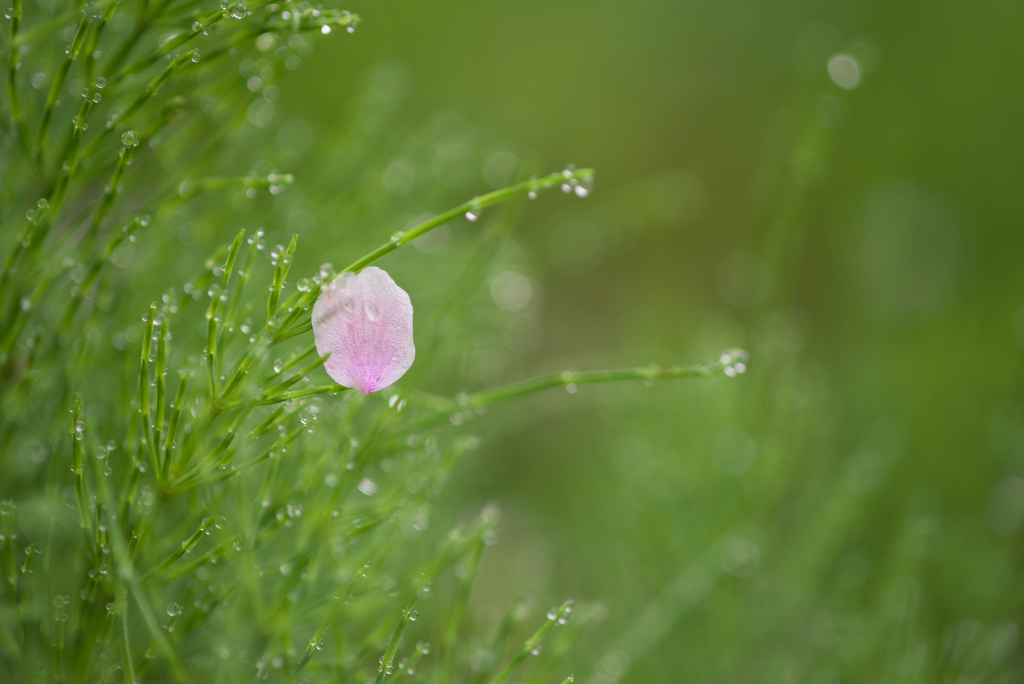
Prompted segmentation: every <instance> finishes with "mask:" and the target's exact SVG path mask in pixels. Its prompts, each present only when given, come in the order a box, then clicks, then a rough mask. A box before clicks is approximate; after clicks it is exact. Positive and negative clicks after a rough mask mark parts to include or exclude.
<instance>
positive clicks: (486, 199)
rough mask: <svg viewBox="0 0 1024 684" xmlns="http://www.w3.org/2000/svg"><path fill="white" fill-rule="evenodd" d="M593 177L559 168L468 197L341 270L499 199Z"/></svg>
mask: <svg viewBox="0 0 1024 684" xmlns="http://www.w3.org/2000/svg"><path fill="white" fill-rule="evenodd" d="M593 177H594V170H593V169H579V170H578V171H573V172H568V171H560V172H558V173H552V174H551V175H549V176H545V177H543V178H534V179H531V180H528V181H523V182H522V183H517V184H516V185H510V186H509V187H507V188H502V189H501V190H495V191H494V192H489V193H487V194H486V195H480V196H479V197H475V198H473V199H471V200H469V201H468V202H463V203H462V204H460V205H459V206H457V207H455V208H453V209H449V210H448V211H446V212H445V213H443V214H441V215H440V216H435V217H434V218H432V219H430V220H429V221H426V222H425V223H421V224H420V225H418V226H416V227H415V228H413V229H412V230H408V231H406V232H404V233H402V232H398V233H395V234H394V235H393V236H392V237H391V240H389V241H388V242H386V243H384V244H383V245H381V246H380V247H378V248H377V249H375V250H373V251H372V252H370V253H369V254H367V255H366V256H364V257H362V258H360V259H356V260H355V261H353V262H352V263H351V264H349V265H348V266H347V267H345V268H344V269H343V270H342V273H344V272H345V271H353V272H356V271H360V270H362V269H364V268H366V267H367V266H369V265H370V264H372V263H373V262H374V261H377V260H378V259H380V258H381V257H382V256H384V255H386V254H389V253H391V252H393V251H395V250H396V249H398V248H399V247H401V246H402V245H407V244H409V243H410V242H412V241H413V240H415V239H416V238H418V237H420V236H422V235H425V234H427V233H429V232H430V231H432V230H434V229H435V228H438V227H439V226H443V225H444V224H446V223H448V222H449V221H451V220H453V219H456V218H458V217H460V216H466V217H467V218H469V217H470V216H472V217H473V218H472V220H473V221H475V220H476V219H477V218H478V217H479V216H480V211H481V210H482V209H484V208H486V207H489V206H491V205H494V204H498V203H500V202H505V201H506V200H509V199H512V198H513V197H517V196H519V195H527V194H529V193H535V192H537V191H538V190H546V189H548V188H553V187H556V186H559V185H561V184H563V183H566V182H570V181H577V182H581V181H582V182H584V183H589V182H590V179H592V178H593Z"/></svg>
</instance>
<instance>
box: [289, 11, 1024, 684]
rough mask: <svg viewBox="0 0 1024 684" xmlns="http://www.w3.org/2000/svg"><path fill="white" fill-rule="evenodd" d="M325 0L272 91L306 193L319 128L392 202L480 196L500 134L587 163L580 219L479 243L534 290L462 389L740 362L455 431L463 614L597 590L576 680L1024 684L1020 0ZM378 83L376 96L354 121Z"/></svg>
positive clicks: (535, 165)
mask: <svg viewBox="0 0 1024 684" xmlns="http://www.w3.org/2000/svg"><path fill="white" fill-rule="evenodd" d="M349 9H352V10H353V11H356V12H358V13H360V15H361V16H363V18H364V22H363V24H362V25H361V26H360V29H359V31H358V33H357V34H356V35H355V36H353V37H352V38H353V39H352V40H338V41H327V42H325V43H323V44H321V46H319V47H318V49H317V52H316V53H315V54H314V55H313V56H311V57H310V59H309V60H308V61H307V63H306V65H305V67H304V68H303V69H302V70H301V71H299V72H298V73H297V74H295V75H294V77H293V78H292V79H291V80H288V81H286V82H285V83H284V85H283V86H282V96H281V98H280V101H279V105H280V106H281V107H282V108H283V111H284V113H285V117H286V118H289V119H296V120H301V121H304V122H305V123H306V124H308V127H309V128H305V127H303V125H302V124H294V130H296V131H305V134H306V135H307V136H308V137H309V141H311V142H313V143H314V144H311V145H310V146H309V151H308V152H306V153H305V154H304V155H302V156H301V158H300V160H299V161H297V163H295V164H294V171H295V173H296V175H297V178H298V185H299V188H300V189H301V188H303V184H304V183H305V182H306V181H307V180H309V177H310V175H311V174H314V173H315V175H316V180H315V186H316V188H317V189H316V190H315V192H328V190H329V188H330V187H331V185H330V183H329V182H328V179H327V178H326V177H325V175H324V174H326V173H327V171H326V170H325V169H327V168H329V167H330V165H331V163H332V162H331V161H329V159H333V160H334V162H337V159H338V157H337V156H335V157H331V156H330V155H331V154H332V153H331V148H330V147H329V146H327V147H323V148H321V146H320V145H319V144H318V143H317V142H316V141H320V140H334V139H336V137H337V135H338V133H337V131H338V129H339V125H340V124H339V122H342V121H345V122H350V121H352V120H354V118H358V116H363V117H364V118H365V122H364V123H363V124H362V125H363V126H364V128H365V129H371V128H372V129H374V130H379V131H380V136H381V140H382V143H381V144H382V145H384V146H387V145H390V146H391V147H392V148H393V149H394V150H395V152H394V159H396V160H398V163H399V165H398V166H394V165H390V166H388V165H383V164H382V166H381V169H380V172H381V173H382V179H383V181H382V182H383V184H384V185H385V187H387V188H390V189H391V190H392V191H393V192H396V194H399V195H403V194H405V193H406V192H409V190H408V187H407V186H413V187H416V188H421V187H423V186H424V185H427V186H434V187H436V188H444V187H447V188H450V189H451V190H453V191H465V192H470V193H473V194H476V193H478V192H482V191H483V190H485V189H487V187H488V186H487V183H486V180H487V178H488V169H490V173H491V174H492V177H493V176H494V175H497V176H498V177H499V180H500V176H501V169H503V168H505V167H503V166H502V163H508V161H507V158H504V157H502V156H501V155H502V153H505V154H507V153H511V154H513V155H515V157H516V158H518V159H519V160H521V161H524V162H527V165H528V166H529V169H528V170H529V171H540V172H546V171H547V170H548V169H549V168H560V167H561V165H563V164H565V163H566V162H569V161H572V162H575V163H576V164H578V165H581V166H584V165H585V166H593V167H595V168H596V169H597V171H598V185H597V190H596V192H595V194H594V196H593V197H592V198H590V199H588V200H586V202H587V203H588V204H587V205H586V206H582V205H580V204H579V203H577V202H575V201H574V202H572V203H569V206H566V200H564V199H563V198H559V197H547V198H542V199H541V200H539V201H538V202H537V203H536V204H535V205H531V206H530V207H528V209H527V211H526V213H525V214H524V216H523V219H522V222H521V225H520V226H519V227H518V229H517V232H516V234H515V237H514V240H513V242H514V244H513V245H512V247H507V248H506V250H505V252H503V254H502V258H503V259H504V260H505V262H506V264H507V267H508V270H511V271H513V272H515V273H523V274H525V275H526V276H528V277H529V278H531V279H532V280H531V281H528V282H529V283H530V284H528V285H527V286H526V299H527V300H528V304H526V305H523V306H522V307H521V308H519V309H518V310H514V311H513V312H512V313H504V314H502V315H503V316H504V318H501V319H496V322H495V328H496V330H497V331H498V332H497V333H495V336H493V337H492V338H491V340H490V344H491V346H490V347H488V346H487V344H485V343H483V342H481V343H479V344H477V343H475V342H474V344H475V345H476V348H475V349H471V350H470V351H468V352H467V353H466V355H465V358H464V359H463V362H462V366H461V368H462V371H463V375H462V376H461V377H459V379H458V381H457V382H455V383H454V385H453V387H454V388H455V389H457V387H456V386H466V387H472V388H476V387H480V386H485V385H488V384H493V383H494V382H496V381H499V380H503V379H513V378H518V377H524V376H527V375H531V374H535V373H540V372H549V371H557V370H559V369H562V368H566V367H570V366H571V367H577V368H597V367H602V366H617V365H635V364H642V363H648V362H657V363H672V362H696V361H699V360H701V359H703V358H707V357H713V356H717V354H718V352H719V351H720V350H721V349H723V348H725V347H727V346H732V345H735V346H742V347H744V348H747V349H749V350H750V351H751V353H752V354H753V362H752V364H751V372H750V373H749V374H748V375H747V376H746V377H744V378H742V379H737V380H734V381H732V382H716V383H713V384H710V385H699V384H694V383H687V382H681V383H674V384H669V383H666V384H662V385H658V386H654V387H649V388H648V387H642V386H641V387H624V386H619V387H601V388H583V390H582V391H581V392H580V393H579V394H577V395H576V396H572V397H570V396H568V395H565V394H562V393H558V394H557V396H543V397H539V398H537V399H536V400H535V401H533V402H532V403H529V404H525V405H522V406H514V407H513V406H509V407H501V408H498V409H496V410H494V411H492V412H491V414H489V415H488V416H485V417H483V418H481V419H480V422H484V421H486V426H484V425H481V424H480V423H477V424H476V425H474V426H472V427H474V428H478V429H479V430H480V434H481V435H482V436H483V437H484V440H485V441H484V447H483V448H482V449H481V450H480V451H479V452H478V453H477V454H476V455H475V459H474V460H473V462H472V463H471V464H468V465H464V466H463V467H462V469H461V470H460V472H459V474H458V476H457V479H456V481H455V482H453V483H452V485H451V486H450V487H449V489H448V490H447V492H446V494H445V500H444V501H443V502H441V503H440V504H439V506H438V509H439V512H441V513H444V514H446V515H448V516H449V517H450V518H452V519H458V518H460V517H462V518H464V517H467V516H469V515H471V514H473V513H475V512H476V511H477V510H479V507H480V506H481V505H483V504H484V503H486V502H496V503H497V504H498V505H499V506H500V507H501V508H502V510H503V513H504V517H503V521H504V522H503V534H502V539H501V542H500V543H499V544H498V545H497V546H496V547H494V548H493V549H490V550H489V551H488V555H486V556H485V560H484V565H483V570H482V575H481V578H480V580H479V584H478V585H477V587H476V588H475V589H474V594H473V597H472V607H473V610H474V611H475V612H474V615H475V616H476V619H478V620H479V621H481V624H482V625H486V624H493V622H494V621H495V620H496V619H497V616H498V615H499V614H500V612H501V611H502V610H504V608H505V606H506V605H507V602H508V599H509V597H510V596H511V595H513V594H515V593H520V592H522V593H526V594H528V595H530V596H531V597H533V598H535V599H537V600H538V601H539V602H541V603H544V602H546V601H547V602H552V601H556V600H559V599H560V598H562V597H563V596H572V597H574V598H585V599H595V600H600V601H603V602H604V604H605V605H606V606H607V607H608V609H609V612H608V621H607V622H606V623H605V624H604V625H602V627H601V629H600V630H598V631H597V632H595V633H594V634H592V635H591V636H590V637H588V640H587V641H586V642H585V643H584V646H583V650H582V651H581V652H580V653H579V654H578V662H579V667H578V669H577V671H576V675H577V677H582V678H583V679H582V681H597V682H604V681H614V680H616V679H621V680H622V681H628V682H641V681H677V680H682V679H691V680H695V681H756V680H761V681H823V682H832V681H845V680H851V679H862V680H870V681H878V680H879V679H881V680H891V681H897V680H898V681H915V680H929V681H956V680H957V679H958V678H963V679H962V681H992V680H993V678H1000V677H1008V678H1012V679H1013V680H1014V681H1016V680H1018V679H1020V677H1021V674H1020V671H1021V665H1022V663H1024V660H1022V659H1021V656H1020V655H1018V654H1017V653H1018V652H1017V650H1016V645H1017V641H1018V634H1019V629H1018V624H1019V621H1020V619H1021V617H1022V615H1021V609H1022V606H1024V595H1022V591H1024V584H1022V582H1021V579H1020V577H1021V564H1022V558H1021V551H1022V544H1021V524H1022V522H1024V480H1022V479H1020V478H1021V476H1022V475H1024V405H1022V404H1021V400H1022V396H1021V384H1020V381H1021V366H1020V359H1021V352H1022V344H1024V309H1022V303H1024V291H1022V286H1024V269H1022V268H1021V267H1020V258H1021V254H1022V251H1021V250H1022V248H1024V239H1022V235H1024V233H1022V231H1021V221H1022V218H1024V214H1022V209H1021V203H1020V191H1019V187H1020V185H1021V181H1022V180H1024V178H1022V175H1024V174H1022V170H1021V169H1022V166H1021V163H1020V159H1021V156H1022V152H1024V145H1022V142H1024V137H1022V132H1021V127H1020V125H1019V122H1020V120H1021V117H1022V114H1024V99H1022V95H1021V91H1020V88H1019V87H1018V86H1019V66H1020V64H1021V63H1022V61H1024V44H1022V42H1021V41H1020V40H1019V36H1018V35H1017V34H1018V33H1019V26H1020V25H1021V21H1022V20H1024V6H1022V5H1020V4H1019V3H982V4H980V5H968V4H963V3H953V2H933V3H923V2H910V3H887V2H831V3H820V2H819V3H814V2H776V3H754V2H744V1H741V0H730V1H728V2H713V3H712V2H651V1H641V2H633V3H619V2H604V1H599V2H578V1H569V2H560V3H547V2H525V3H503V2H496V1H484V2H451V3H443V4H438V3H412V2H404V3H391V4H385V3H376V2H366V3H354V4H353V5H352V6H351V7H349ZM837 53H847V54H850V55H852V56H853V57H855V58H856V59H857V60H858V61H859V66H860V70H861V72H860V74H859V76H860V77H861V80H860V82H859V84H858V85H857V86H856V87H855V88H853V89H851V90H845V89H843V88H840V87H837V85H836V84H835V83H833V82H832V80H830V78H829V74H828V71H827V68H826V66H827V64H828V63H829V60H830V58H831V57H832V56H833V55H835V54H837ZM367 88H369V92H371V93H373V92H376V93H377V96H376V97H377V98H378V99H379V100H380V101H381V102H385V104H383V105H381V106H380V108H379V111H372V112H370V113H365V112H364V113H363V114H361V115H358V116H357V114H354V113H353V111H354V105H353V104H352V103H353V101H354V100H356V99H357V97H358V93H360V92H367V91H366V89H367ZM367 97H368V96H367ZM370 99H371V100H372V99H373V98H372V97H370ZM297 139H299V141H300V142H302V141H303V140H304V138H303V137H302V135H298V136H297ZM279 140H281V138H280V135H279ZM410 140H415V141H416V143H415V144H413V143H411V142H409V141H410ZM286 144H287V141H286ZM410 145H411V146H412V147H414V148H415V149H417V150H420V152H419V153H420V154H423V155H426V157H421V159H428V161H427V163H426V166H425V167H424V166H417V165H416V164H415V163H413V162H410V163H409V164H406V165H405V166H404V167H403V166H402V165H401V160H402V159H403V158H404V157H403V156H402V155H403V154H412V152H407V151H406V152H403V150H408V149H409V146H410ZM300 149H301V147H300ZM495 152H497V153H498V154H497V156H494V153H495ZM313 168H316V169H318V171H316V172H313V171H304V169H313ZM413 168H415V169H416V171H412V170H411V169H413ZM291 169H292V167H289V170H291ZM426 169H431V170H432V175H427V176H426V177H424V174H425V173H426ZM495 169H498V170H497V171H496V170H495ZM403 173H405V175H403ZM417 173H419V176H417V175H416V174H417ZM343 178H344V177H343V175H342V176H338V179H339V181H342V180H343ZM308 192H314V191H313V190H312V189H310V190H308ZM463 194H465V193H463ZM446 196H450V197H452V198H457V197H459V196H460V195H459V192H452V193H449V194H448V195H446ZM438 208H440V207H438ZM310 211H312V212H314V213H315V211H316V210H313V209H310ZM332 218H334V220H332ZM314 222H315V225H316V228H315V229H313V230H314V231H315V233H316V235H317V238H316V239H317V240H318V244H322V245H324V249H329V247H328V246H329V245H331V244H332V241H333V240H335V239H341V240H344V238H343V237H341V234H342V233H343V232H344V225H343V222H339V221H338V220H336V217H332V216H330V215H329V214H322V215H318V216H316V217H315V219H314ZM468 225H469V224H464V225H461V226H455V227H453V228H452V229H451V235H452V236H453V237H454V239H455V241H456V242H457V241H458V239H459V238H460V237H462V236H465V235H466V233H467V231H468V230H470V229H471V228H469V227H468ZM448 254H450V252H440V253H435V254H426V255H415V259H416V260H418V261H420V262H422V261H423V260H424V259H426V260H427V265H426V268H431V267H433V268H436V269H437V270H438V271H443V269H444V265H445V264H446V263H447V262H446V259H447V258H449V257H448V256H446V255H448ZM404 257H405V255H403V259H402V260H401V261H400V262H399V263H400V264H402V265H404V264H406V263H407V260H406V259H405V258H404ZM412 260H413V257H410V259H409V260H408V261H410V262H411V261H412ZM393 267H394V268H396V269H397V270H398V271H399V273H400V272H401V269H402V268H403V266H393ZM409 268H415V267H413V266H410V267H409ZM420 268H423V266H422V264H421V266H420ZM396 278H398V279H399V282H401V275H398V274H396ZM507 280H508V278H506V281H507ZM503 282H505V281H499V280H496V281H494V283H495V284H494V286H493V287H492V288H491V289H492V292H493V294H494V295H495V296H494V301H495V302H496V303H497V304H498V306H499V307H500V306H503V305H504V308H506V309H516V306H517V305H519V304H521V301H520V300H517V299H516V294H517V293H519V294H522V293H521V291H519V290H514V289H513V290H511V291H510V290H509V289H508V288H509V287H512V285H508V283H507V282H506V283H505V284H504V285H503V284H502V283H503ZM516 282H518V281H516ZM513 285H515V283H513ZM510 292H511V294H510ZM531 295H532V296H531ZM421 296H423V295H421ZM503 297H504V299H503ZM509 297H511V301H509V300H508V298H509ZM415 299H416V295H415V293H414V301H415ZM488 304H490V303H488ZM492 306H493V305H492ZM498 313H499V314H501V313H502V312H498ZM501 328H504V337H501V335H500V330H501ZM502 342H504V343H505V344H504V345H502ZM509 350H511V351H512V353H509ZM460 383H461V385H460ZM1000 681H1001V680H1000ZM1007 681H1009V679H1008V680H1007Z"/></svg>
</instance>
